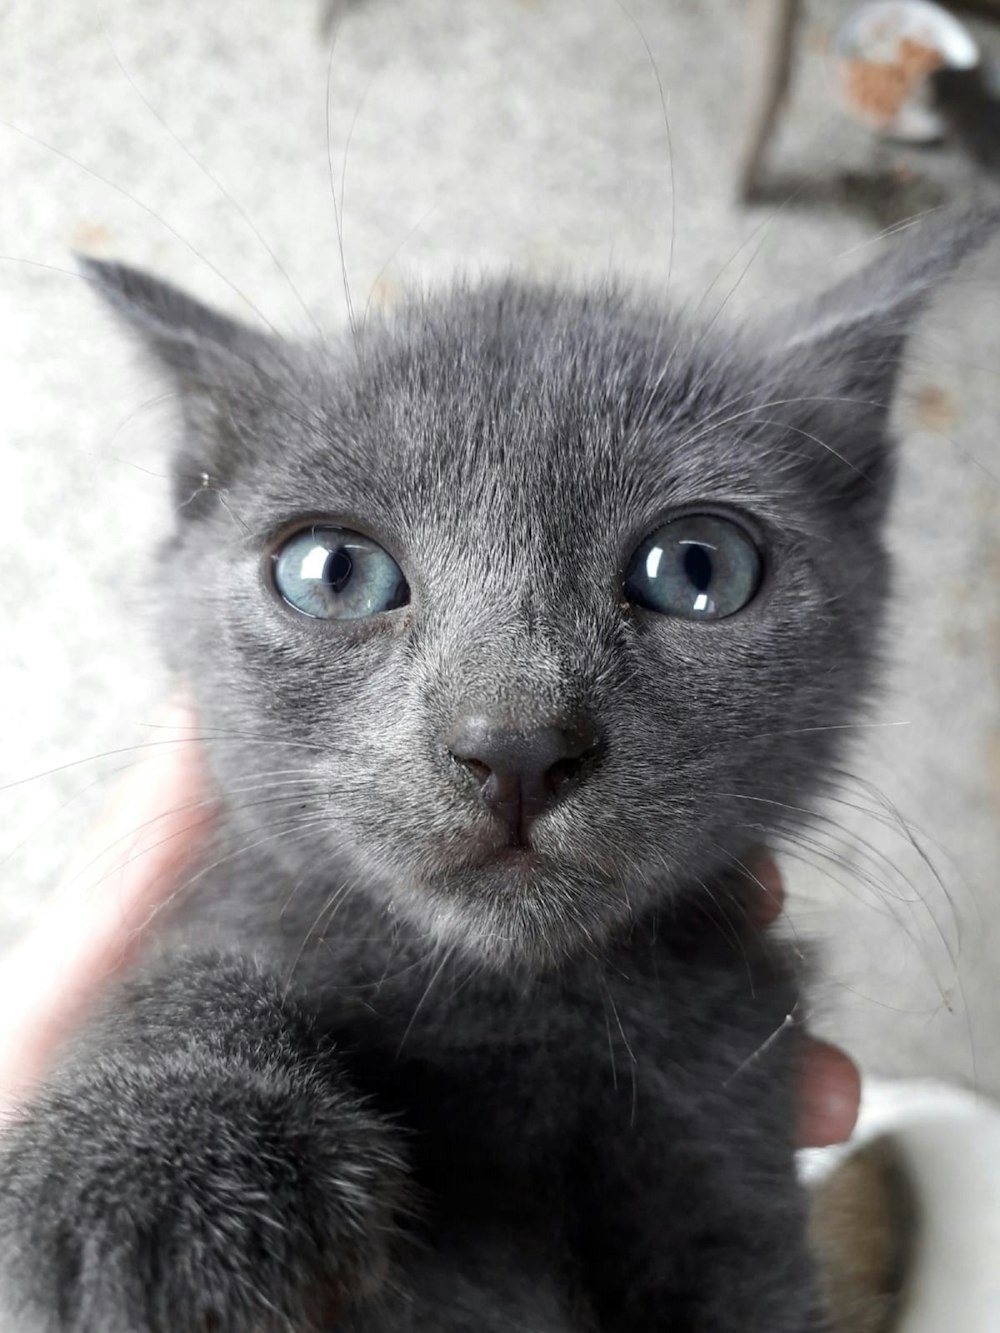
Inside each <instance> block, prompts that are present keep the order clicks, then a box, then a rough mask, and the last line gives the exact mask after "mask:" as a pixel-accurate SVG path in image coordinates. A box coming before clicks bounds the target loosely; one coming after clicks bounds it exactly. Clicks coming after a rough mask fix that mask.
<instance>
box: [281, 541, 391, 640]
mask: <svg viewBox="0 0 1000 1333" xmlns="http://www.w3.org/2000/svg"><path fill="white" fill-rule="evenodd" d="M271 562H272V569H273V574H274V586H275V587H276V588H277V590H278V592H279V593H280V594H281V596H282V597H283V598H284V600H285V601H286V602H287V603H288V605H289V606H291V607H294V608H295V610H296V611H301V612H302V614H303V615H306V616H313V617H314V618H315V619H317V620H361V619H363V618H364V617H365V616H375V615H378V614H379V613H380V612H382V611H392V610H394V609H395V608H396V607H397V606H405V605H406V603H407V602H408V601H409V600H410V589H409V587H408V585H407V582H406V579H405V578H404V577H403V571H402V570H401V569H400V567H399V566H398V565H397V564H396V562H395V560H393V558H392V556H391V555H389V553H388V551H383V550H382V547H381V546H378V545H376V543H375V542H373V541H372V540H371V538H370V537H363V536H362V535H361V533H359V532H350V531H349V530H348V529H347V528H333V527H319V526H313V527H311V528H305V529H303V531H301V532H298V533H296V534H295V535H294V536H293V537H290V538H289V539H288V541H286V542H285V543H284V545H283V546H281V547H279V549H278V550H277V551H275V552H274V554H273V555H272V556H271Z"/></svg>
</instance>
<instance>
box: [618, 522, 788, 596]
mask: <svg viewBox="0 0 1000 1333" xmlns="http://www.w3.org/2000/svg"><path fill="white" fill-rule="evenodd" d="M761 573H762V561H761V557H760V552H759V551H758V550H757V547H756V546H755V545H754V543H753V542H752V541H751V540H750V538H749V537H748V536H747V534H746V533H745V532H744V530H743V528H741V527H740V526H739V524H737V523H732V522H730V521H729V520H728V519H725V518H718V517H716V516H715V515H714V514H685V515H683V516H682V517H680V518H675V519H673V520H672V521H671V522H669V523H665V524H664V525H663V527H662V528H660V529H659V530H658V531H656V532H654V533H653V535H652V536H651V537H647V538H646V540H645V541H644V542H643V543H642V545H641V546H640V547H639V548H638V549H637V550H636V552H635V554H634V555H633V556H632V559H631V561H630V562H629V566H628V569H627V570H626V573H625V596H626V597H627V598H628V599H629V601H630V602H635V603H636V605H637V606H644V607H646V608H647V609H648V610H650V611H659V612H660V614H661V615H665V616H681V617H683V618H684V619H685V620H721V619H722V618H723V617H724V616H731V615H733V614H734V612H736V611H739V610H741V609H742V608H743V607H744V606H746V604H747V603H748V602H749V601H750V600H751V599H752V598H753V596H754V594H755V593H756V591H757V589H758V588H759V587H760V579H761Z"/></svg>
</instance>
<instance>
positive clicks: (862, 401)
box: [765, 207, 1000, 479]
mask: <svg viewBox="0 0 1000 1333" xmlns="http://www.w3.org/2000/svg"><path fill="white" fill-rule="evenodd" d="M998 232H1000V208H998V207H989V208H982V209H975V210H968V211H962V212H957V211H948V212H944V213H938V214H934V215H931V216H929V217H927V218H926V219H924V220H922V221H921V222H919V223H915V224H913V225H912V226H911V227H909V228H907V230H906V231H905V233H904V234H902V235H898V236H895V237H893V238H891V239H890V241H889V242H888V244H887V247H886V249H885V251H884V253H883V254H882V255H881V256H880V257H879V258H878V259H877V260H875V261H874V262H873V263H870V264H869V265H868V266H867V267H865V268H863V269H861V270H860V271H859V272H857V273H854V274H852V275H851V276H850V277H849V278H847V279H845V280H844V281H843V282H840V283H838V284H837V285H836V286H835V287H833V288H831V289H830V290H828V291H826V292H825V293H823V295H821V296H820V297H819V298H817V299H814V300H812V301H811V302H808V303H806V304H805V305H803V306H800V307H796V308H795V309H793V310H792V311H789V312H786V313H785V314H784V315H783V316H782V315H779V316H778V318H777V319H776V320H775V321H774V323H773V324H772V325H771V326H770V327H769V328H768V329H767V330H766V331H765V336H766V338H767V340H768V342H769V347H768V350H767V351H766V352H765V362H766V369H765V374H766V375H767V376H768V378H769V381H770V383H771V385H772V386H777V391H776V392H774V393H772V394H771V395H770V396H771V397H772V398H773V399H778V400H783V399H787V400H788V403H787V404H782V405H780V406H779V407H778V414H779V415H781V416H783V417H785V418H787V419H788V421H789V422H790V424H792V425H793V426H794V425H799V426H800V427H801V426H802V425H803V424H805V423H804V420H803V419H804V418H808V419H809V422H810V423H812V424H811V425H810V427H809V428H810V429H812V428H813V427H815V430H816V434H817V435H820V436H821V437H822V438H823V439H828V438H831V437H832V438H833V441H834V447H835V450H836V453H835V454H833V455H832V457H833V458H834V459H836V458H838V457H840V458H842V459H846V460H847V462H848V464H849V465H850V466H851V467H853V468H854V470H855V472H856V473H861V474H864V475H865V476H868V477H871V478H872V479H874V478H875V477H877V476H878V475H879V474H880V473H881V472H882V470H883V464H885V463H886V462H887V461H888V441H887V438H886V425H887V421H888V414H889V408H890V406H891V403H892V397H893V392H894V390H895V387H896V380H897V378H898V375H899V370H900V366H901V362H902V354H903V350H904V347H905V344H906V339H907V337H908V336H909V333H910V331H911V328H912V325H913V322H914V320H915V318H916V316H917V315H918V314H919V313H920V311H921V310H922V309H923V308H924V306H925V305H927V303H928V302H929V300H930V298H931V296H932V295H933V293H934V291H935V289H936V288H937V287H938V286H939V285H940V284H941V282H942V281H943V280H944V279H945V278H946V277H947V276H948V275H949V274H950V273H951V272H952V270H953V269H955V268H957V266H958V265H959V264H960V263H961V262H962V260H963V259H965V258H966V257H967V256H968V255H970V254H972V253H973V252H974V251H975V250H977V249H979V248H980V247H981V246H983V245H984V244H985V243H986V242H987V241H989V240H990V238H991V237H993V236H995V235H997V234H998ZM813 457H814V458H815V461H816V463H817V466H822V465H823V463H824V461H825V462H827V463H828V462H829V461H830V457H831V455H830V454H829V453H828V454H827V455H826V459H825V460H824V459H821V458H819V457H818V456H816V455H815V453H814V455H813Z"/></svg>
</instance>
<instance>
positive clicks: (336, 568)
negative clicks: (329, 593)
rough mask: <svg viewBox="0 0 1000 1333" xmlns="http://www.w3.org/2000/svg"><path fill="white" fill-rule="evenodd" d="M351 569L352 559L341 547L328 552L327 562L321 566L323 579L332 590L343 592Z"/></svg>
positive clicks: (352, 567) (352, 566)
mask: <svg viewBox="0 0 1000 1333" xmlns="http://www.w3.org/2000/svg"><path fill="white" fill-rule="evenodd" d="M353 569H354V561H353V560H352V559H351V557H350V556H349V555H348V554H347V552H346V551H345V550H344V549H343V547H340V548H339V549H338V550H336V551H331V552H330V555H329V557H328V558H327V562H326V564H325V565H324V566H323V581H324V582H325V583H326V584H327V585H328V587H330V588H332V589H333V591H334V592H343V590H344V588H345V586H346V584H347V580H348V579H349V578H350V577H351V571H352V570H353Z"/></svg>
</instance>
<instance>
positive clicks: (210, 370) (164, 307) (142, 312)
mask: <svg viewBox="0 0 1000 1333" xmlns="http://www.w3.org/2000/svg"><path fill="white" fill-rule="evenodd" d="M75 258H76V262H77V263H78V264H79V266H80V268H81V270H82V272H83V275H84V277H86V278H87V279H88V281H89V282H91V283H92V284H93V286H94V289H95V291H96V292H97V293H98V295H99V296H101V297H103V299H104V300H105V301H106V302H107V304H108V305H109V306H110V307H111V308H112V310H113V311H114V312H115V314H116V315H118V316H119V317H120V318H121V319H122V320H123V321H124V323H125V324H127V325H128V327H129V328H130V329H131V330H132V331H133V332H134V333H136V334H138V336H139V338H140V339H141V341H142V343H143V344H144V345H145V347H146V348H147V349H148V350H149V351H150V352H152V353H154V354H155V356H156V357H157V358H158V360H159V361H160V362H161V363H162V364H163V366H165V367H166V368H167V369H168V370H169V371H171V372H172V373H173V374H174V375H175V376H178V377H180V378H182V379H183V380H184V381H185V382H188V383H197V382H200V381H205V382H211V381H212V380H213V379H214V378H217V377H218V373H219V371H220V369H222V368H223V367H226V368H228V369H229V373H232V367H234V366H239V365H241V364H243V365H246V364H249V365H251V366H253V365H255V364H256V362H257V361H258V360H260V359H264V360H267V359H268V357H267V353H268V351H269V348H270V346H271V340H270V339H269V338H268V337H267V336H266V335H264V334H262V333H257V332H256V331H255V330H254V329H251V328H249V327H248V326H247V325H245V324H242V323H240V322H239V321H238V320H235V319H230V318H229V317H228V316H227V315H221V314H219V313H218V312H217V311H215V310H211V309H210V308H209V307H208V306H205V305H202V304H201V303H200V302H199V301H196V300H194V299H193V297H190V296H188V295H187V294H186V293H185V292H182V291H181V289H180V288H179V287H175V286H174V285H173V284H172V283H169V282H164V281H162V279H160V278H154V277H153V276H152V275H151V274H148V273H143V272H141V271H140V270H139V269H136V268H130V267H129V266H128V265H127V264H118V263H108V262H105V261H103V260H99V259H91V258H89V257H88V256H86V255H76V256H75Z"/></svg>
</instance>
